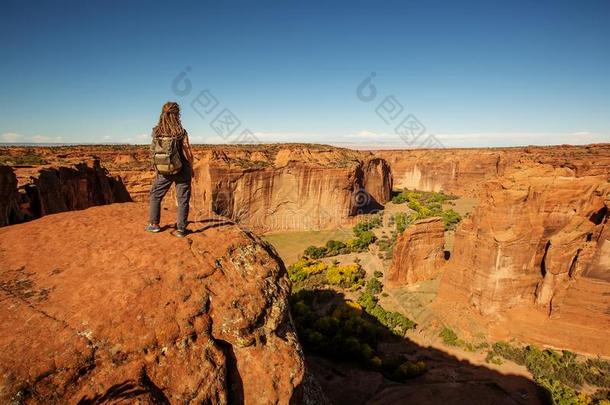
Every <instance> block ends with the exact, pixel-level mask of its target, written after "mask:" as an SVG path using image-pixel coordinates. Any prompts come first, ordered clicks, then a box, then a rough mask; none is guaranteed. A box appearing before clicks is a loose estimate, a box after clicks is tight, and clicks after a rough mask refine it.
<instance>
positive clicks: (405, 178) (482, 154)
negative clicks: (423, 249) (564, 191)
mask: <svg viewBox="0 0 610 405" xmlns="http://www.w3.org/2000/svg"><path fill="white" fill-rule="evenodd" d="M374 154H375V155H376V156H379V157H381V158H383V159H385V160H386V161H387V162H388V163H389V165H390V167H391V169H392V176H393V179H394V184H395V187H396V188H410V189H418V190H423V191H441V190H442V191H445V192H449V193H453V194H457V195H469V196H474V195H476V194H477V193H478V192H479V190H480V187H481V185H482V184H483V183H484V182H485V181H487V180H493V179H496V178H498V177H501V176H502V175H503V174H504V172H505V171H506V170H507V169H511V168H513V167H516V166H519V165H521V164H524V163H536V164H547V165H551V166H553V167H556V168H562V167H563V168H568V169H570V170H571V171H572V172H573V173H574V175H575V176H576V177H582V176H597V175H601V176H603V175H606V176H607V175H608V173H609V172H610V145H608V144H600V145H587V146H570V145H562V146H545V147H518V148H475V149H428V150H382V151H375V152H374Z"/></svg>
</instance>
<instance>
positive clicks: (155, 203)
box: [149, 163, 191, 230]
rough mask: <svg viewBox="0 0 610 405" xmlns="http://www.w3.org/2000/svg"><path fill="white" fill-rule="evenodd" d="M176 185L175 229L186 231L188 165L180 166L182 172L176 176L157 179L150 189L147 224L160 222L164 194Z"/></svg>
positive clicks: (188, 191) (189, 168)
mask: <svg viewBox="0 0 610 405" xmlns="http://www.w3.org/2000/svg"><path fill="white" fill-rule="evenodd" d="M172 183H176V198H177V200H178V221H177V222H176V227H177V228H178V229H181V230H185V229H186V219H187V218H188V216H189V200H190V199H191V167H190V166H189V165H188V163H186V164H183V165H182V170H181V171H180V172H178V173H176V174H172V175H168V176H164V175H162V174H159V173H157V177H156V178H155V181H154V182H153V185H152V188H151V189H150V208H149V222H150V223H151V224H158V223H159V221H160V220H161V201H162V200H163V197H165V194H166V193H167V191H168V190H169V188H170V187H171V186H172Z"/></svg>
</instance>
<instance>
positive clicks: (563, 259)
mask: <svg viewBox="0 0 610 405" xmlns="http://www.w3.org/2000/svg"><path fill="white" fill-rule="evenodd" d="M608 200H610V184H609V183H608V181H607V178H606V176H605V175H603V176H582V177H577V176H576V175H575V173H574V171H573V170H572V169H570V168H567V167H564V168H553V167H551V166H548V165H530V164H528V165H524V166H522V167H521V169H520V170H516V169H515V170H513V171H511V172H510V173H507V175H506V176H504V177H502V178H500V179H498V180H494V181H491V182H489V183H487V184H485V187H484V190H483V191H482V194H481V204H480V205H479V207H478V208H477V209H476V210H475V212H474V213H473V215H472V216H471V217H470V218H467V219H465V220H464V221H463V223H462V224H461V225H460V226H459V227H458V230H457V232H456V236H455V246H454V250H453V252H452V255H451V259H450V261H449V265H448V269H447V271H446V272H445V273H444V276H443V279H442V283H441V288H440V292H439V300H445V301H453V300H458V301H464V302H467V303H468V304H469V305H471V306H472V307H474V308H475V309H476V310H477V311H478V312H480V313H482V314H485V315H501V314H503V313H505V312H506V311H508V310H509V309H511V308H517V307H518V308H525V309H527V308H529V309H531V310H532V311H537V310H539V311H542V312H544V313H546V314H547V317H550V318H562V322H564V325H565V323H566V322H567V323H569V324H570V325H572V326H571V327H570V328H572V329H574V330H577V328H578V327H579V326H580V327H583V328H587V329H590V328H591V325H595V326H594V329H593V330H592V331H589V332H591V333H592V335H595V334H596V333H597V335H596V336H593V337H591V339H597V341H599V339H601V336H602V335H605V334H606V332H605V331H606V330H607V328H608V327H610V315H609V314H608V312H607V311H608V308H609V307H610V266H608V263H609V259H610V257H609V256H608V253H609V250H610V249H609V248H608V246H610V245H609V243H610V242H608V239H609V232H608ZM521 319H522V320H524V321H525V320H526V319H527V316H526V315H524V316H521ZM515 322H517V323H519V322H521V321H520V320H516V321H515ZM513 327H514V328H518V326H514V325H513ZM545 327H546V326H545ZM530 329H532V328H530ZM550 330H551V329H547V331H550ZM531 332H532V333H534V331H533V330H531ZM549 333H554V332H549ZM564 342H565V340H564ZM592 345H593V343H591V342H589V347H592ZM586 346H587V345H582V344H581V345H579V347H586ZM602 349H604V352H609V351H610V343H607V344H606V347H605V348H602Z"/></svg>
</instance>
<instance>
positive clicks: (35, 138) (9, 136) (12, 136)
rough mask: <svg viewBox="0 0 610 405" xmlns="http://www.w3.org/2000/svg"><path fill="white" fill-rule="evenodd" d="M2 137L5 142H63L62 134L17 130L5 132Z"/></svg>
mask: <svg viewBox="0 0 610 405" xmlns="http://www.w3.org/2000/svg"><path fill="white" fill-rule="evenodd" d="M0 139H1V140H2V142H5V143H61V142H62V141H63V139H62V137H61V136H55V137H52V136H46V135H23V134H18V133H15V132H5V133H3V134H2V135H0Z"/></svg>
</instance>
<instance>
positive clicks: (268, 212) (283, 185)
mask: <svg viewBox="0 0 610 405" xmlns="http://www.w3.org/2000/svg"><path fill="white" fill-rule="evenodd" d="M35 152H36V153H40V154H41V155H42V156H43V157H44V158H45V159H46V160H48V161H49V163H50V164H55V162H57V163H56V164H61V165H66V164H72V163H74V162H76V161H81V160H82V159H83V158H84V157H87V156H96V157H98V158H99V159H101V161H102V163H103V164H104V166H105V167H107V168H108V170H109V172H110V174H111V175H113V176H120V177H121V179H122V180H123V182H124V184H125V186H126V187H127V190H128V191H129V193H130V195H131V198H133V200H134V201H147V200H148V193H149V190H150V185H151V184H152V181H153V178H154V172H153V171H152V170H151V166H150V156H149V151H148V149H147V148H145V147H136V146H125V147H118V146H106V147H101V146H91V147H85V146H80V147H65V148H59V149H53V150H51V149H45V148H38V149H36V151H35ZM13 153H16V152H15V151H14V150H13ZM24 153H26V152H25V151H24ZM27 153H30V154H31V153H33V152H32V151H31V150H30V149H27ZM194 154H195V174H196V176H195V179H194V181H193V190H192V199H191V212H192V213H193V217H197V216H200V215H203V216H205V215H209V214H211V213H216V214H222V215H225V216H227V217H230V218H232V219H233V220H236V221H238V222H239V223H240V224H243V225H245V226H247V227H248V228H250V229H254V230H256V231H259V232H261V231H271V230H307V229H320V228H327V227H332V226H337V225H343V224H345V223H349V222H350V221H351V220H352V218H353V216H355V215H357V214H360V213H363V212H370V211H372V210H374V209H378V208H380V207H381V205H382V204H384V203H385V202H386V201H388V200H389V198H390V197H391V191H392V179H391V175H390V169H389V167H388V165H387V163H386V162H385V161H383V160H382V159H379V158H374V157H372V155H371V154H370V153H368V152H358V151H352V150H348V149H341V148H334V147H330V146H323V145H262V146H258V145H251V146H210V147H204V146H196V147H195V149H194ZM24 171H25V172H27V171H31V169H27V170H21V169H18V172H17V175H18V177H19V176H20V172H24ZM22 175H23V174H22ZM174 205H175V202H174V194H173V190H170V192H169V195H168V198H166V200H165V201H164V206H165V207H171V206H174Z"/></svg>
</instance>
